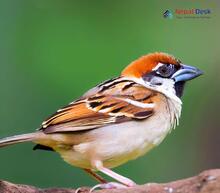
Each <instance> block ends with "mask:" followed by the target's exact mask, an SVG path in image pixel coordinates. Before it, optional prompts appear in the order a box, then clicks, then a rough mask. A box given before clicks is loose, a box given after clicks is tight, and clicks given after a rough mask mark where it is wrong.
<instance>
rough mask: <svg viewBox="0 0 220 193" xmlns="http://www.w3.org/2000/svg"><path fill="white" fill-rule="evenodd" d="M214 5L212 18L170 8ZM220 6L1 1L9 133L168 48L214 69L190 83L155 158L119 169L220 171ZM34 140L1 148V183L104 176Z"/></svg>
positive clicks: (1, 83)
mask: <svg viewBox="0 0 220 193" xmlns="http://www.w3.org/2000/svg"><path fill="white" fill-rule="evenodd" d="M176 8H179V9H190V8H201V9H202V8H203V9H207V8H209V9H211V11H212V13H211V15H210V18H209V19H177V18H175V17H174V18H173V19H165V18H163V16H162V14H163V12H164V11H165V10H167V9H169V10H175V9H176ZM219 9H220V2H219V1H218V0H216V1H208V0H207V1H184V2H183V1H182V2H180V1H175V0H173V1H162V0H160V1H159V0H150V1H147V0H137V1H134V0H133V1H131V0H130V1H129V0H126V1H125V0H121V1H117V0H111V1H107V0H93V1H89V0H85V1H79V0H78V1H73V0H72V1H71V0H69V1H68V0H63V1H61V0H59V1H58V0H14V1H13V0H1V2H0V88H1V91H0V106H1V107H0V121H1V126H0V136H1V137H5V136H10V135H13V134H20V133H25V132H32V131H33V130H35V129H36V128H38V127H39V125H40V123H41V122H42V121H43V120H44V119H45V118H47V117H48V116H49V115H50V114H52V113H53V112H54V111H56V110H57V109H58V108H60V107H62V106H63V105H66V104H67V103H69V102H70V101H72V100H73V99H76V98H77V97H79V96H80V95H82V94H83V93H84V92H85V91H86V90H87V89H89V88H91V87H93V86H94V85H96V84H97V83H99V82H101V81H103V80H105V79H108V78H111V77H115V76H118V75H119V72H120V71H121V70H122V69H123V68H124V67H125V66H126V65H127V64H129V63H130V62H131V61H132V60H134V59H136V58H137V57H139V56H141V55H144V54H146V53H149V52H154V51H163V52H167V53H171V54H173V55H175V56H176V57H178V58H180V59H181V60H182V61H184V62H185V63H186V64H191V65H194V66H197V67H198V68H200V69H202V70H203V71H204V72H205V74H204V75H203V76H201V77H200V78H198V79H196V80H193V81H192V82H190V84H188V85H187V88H186V90H185V94H184V97H183V103H184V105H183V111H182V117H181V120H180V126H178V127H177V128H176V130H175V131H173V132H172V133H171V134H170V135H169V136H168V137H167V138H166V139H165V141H164V142H163V143H162V144H161V145H160V146H159V147H157V148H155V149H154V150H153V151H151V152H150V153H149V154H148V155H146V156H144V157H141V158H139V159H137V160H135V161H131V162H129V163H127V164H125V165H123V166H121V167H118V168H116V169H115V170H116V171H118V172H120V173H121V174H123V175H125V176H128V177H130V178H132V179H133V180H134V181H136V182H137V183H145V182H167V181H170V180H175V179H180V178H184V177H188V176H191V175H195V174H197V173H198V172H200V171H202V170H204V169H208V168H217V167H220V152H219V146H220V140H219V138H220V137H219V136H220V128H219V110H220V108H219V107H220V102H219V99H220V86H219V81H220V75H219V72H220V64H219V63H220V53H219V50H220V41H219V34H220V12H219ZM32 147H33V144H31V143H26V144H19V145H16V146H11V147H7V148H3V149H0V179H4V180H9V181H12V182H14V183H24V184H31V185H36V186H39V187H50V186H59V187H79V186H82V185H93V184H95V183H96V182H95V181H93V179H91V178H90V177H89V176H87V175H86V174H84V172H83V171H82V170H80V169H78V168H75V167H72V166H70V165H68V164H66V163H65V162H63V161H62V160H61V158H60V157H59V156H58V154H56V153H53V152H46V151H32Z"/></svg>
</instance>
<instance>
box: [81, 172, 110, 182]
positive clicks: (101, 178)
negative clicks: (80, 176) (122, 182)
mask: <svg viewBox="0 0 220 193" xmlns="http://www.w3.org/2000/svg"><path fill="white" fill-rule="evenodd" d="M83 170H84V171H85V172H87V173H88V174H89V175H90V176H92V177H93V178H95V179H96V180H97V181H98V182H100V183H102V184H106V183H108V182H107V181H106V180H105V179H104V178H103V177H102V176H100V175H98V174H96V173H95V172H93V171H92V170H91V169H83Z"/></svg>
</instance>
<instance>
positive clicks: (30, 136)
mask: <svg viewBox="0 0 220 193" xmlns="http://www.w3.org/2000/svg"><path fill="white" fill-rule="evenodd" d="M37 136H38V132H35V133H27V134H22V135H14V136H11V137H6V138H3V139H0V148H1V147H5V146H8V145H13V144H16V143H22V142H26V141H33V140H34V139H36V137H37Z"/></svg>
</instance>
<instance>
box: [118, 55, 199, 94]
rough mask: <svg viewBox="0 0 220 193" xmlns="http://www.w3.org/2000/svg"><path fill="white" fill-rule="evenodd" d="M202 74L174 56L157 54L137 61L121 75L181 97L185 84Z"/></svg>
mask: <svg viewBox="0 0 220 193" xmlns="http://www.w3.org/2000/svg"><path fill="white" fill-rule="evenodd" d="M201 74H202V71H201V70H199V69H197V68H195V67H193V66H188V65H185V64H183V63H182V62H181V61H180V60H178V59H176V58H175V57H174V56H172V55H169V54H166V53H162V52H156V53H151V54H148V55H145V56H142V57H140V58H139V59H137V60H135V61H134V62H132V63H131V64H130V65H128V66H127V67H126V68H125V69H124V70H123V71H122V74H121V75H122V76H123V77H129V78H133V79H136V80H138V81H139V82H142V84H144V85H145V86H147V87H150V88H151V89H154V90H157V91H159V92H162V93H164V94H169V93H170V92H172V93H173V94H175V95H176V96H178V97H181V96H182V93H183V89H184V84H185V82H186V81H188V80H191V79H193V78H196V77H198V76H200V75H201Z"/></svg>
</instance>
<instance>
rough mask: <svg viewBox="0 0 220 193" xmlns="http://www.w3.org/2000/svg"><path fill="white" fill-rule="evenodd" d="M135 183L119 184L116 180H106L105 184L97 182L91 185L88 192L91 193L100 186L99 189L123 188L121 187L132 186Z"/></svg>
mask: <svg viewBox="0 0 220 193" xmlns="http://www.w3.org/2000/svg"><path fill="white" fill-rule="evenodd" d="M135 185H136V184H135V183H134V182H132V183H130V184H129V185H124V184H120V183H117V182H108V183H105V184H97V185H95V186H93V187H92V188H91V189H90V191H89V192H90V193H91V192H93V191H94V190H96V189H98V188H100V189H123V188H128V187H133V186H135Z"/></svg>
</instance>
